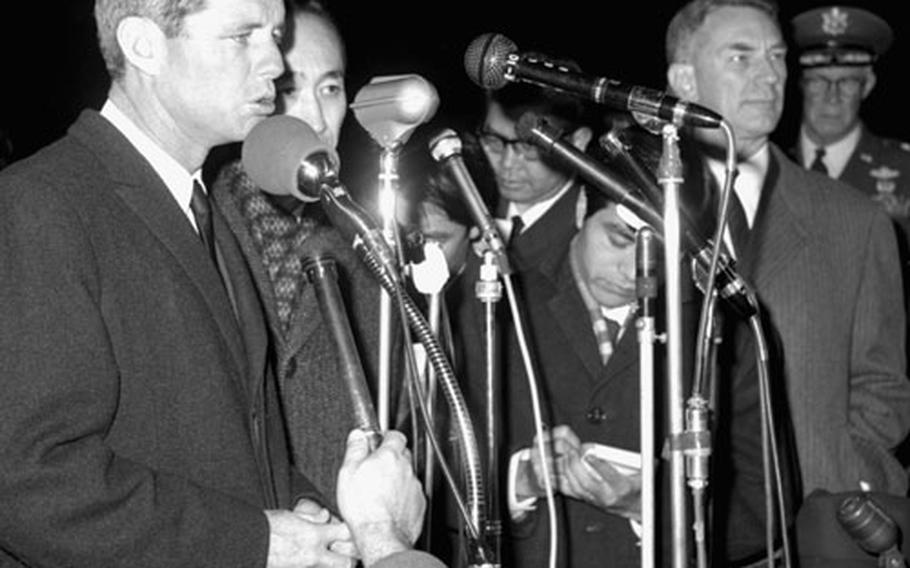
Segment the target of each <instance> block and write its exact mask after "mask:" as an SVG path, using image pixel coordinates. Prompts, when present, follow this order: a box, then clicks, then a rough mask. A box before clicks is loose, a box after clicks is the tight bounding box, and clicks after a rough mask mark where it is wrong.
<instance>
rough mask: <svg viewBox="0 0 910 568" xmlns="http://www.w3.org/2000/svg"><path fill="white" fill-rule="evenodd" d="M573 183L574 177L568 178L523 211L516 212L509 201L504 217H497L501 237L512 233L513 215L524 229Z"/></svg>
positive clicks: (506, 236)
mask: <svg viewBox="0 0 910 568" xmlns="http://www.w3.org/2000/svg"><path fill="white" fill-rule="evenodd" d="M573 183H575V180H574V179H570V180H568V181H567V182H566V183H565V185H563V186H562V188H561V189H560V190H559V191H557V192H556V193H554V194H553V195H551V196H550V197H548V198H546V199H544V200H543V201H538V202H537V203H535V204H534V205H531V206H530V207H528V208H527V209H525V210H524V212H523V213H519V212H518V208H517V207H516V206H515V204H514V203H512V202H511V201H510V202H509V205H508V207H507V208H506V218H505V219H497V220H496V223H497V225H498V226H499V231H500V232H501V233H502V234H503V238H505V239H507V240H508V238H509V235H510V234H511V233H512V218H513V217H515V216H518V217H521V222H522V224H523V225H524V226H523V228H522V230H523V231H526V230H528V228H530V227H531V225H533V224H534V223H536V222H537V221H538V220H539V219H540V218H541V217H543V216H544V215H545V214H546V213H547V211H549V210H550V207H552V206H553V204H554V203H556V202H557V201H559V198H560V197H562V196H563V195H565V193H566V192H567V191H569V188H571V187H572V184H573Z"/></svg>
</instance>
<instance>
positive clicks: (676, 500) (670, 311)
mask: <svg viewBox="0 0 910 568" xmlns="http://www.w3.org/2000/svg"><path fill="white" fill-rule="evenodd" d="M661 135H662V137H663V147H662V153H661V158H660V166H659V169H658V183H660V185H661V186H662V187H663V189H664V191H663V193H664V211H663V225H664V269H665V273H666V275H667V278H666V282H667V284H666V288H667V305H666V312H667V375H668V376H667V384H668V388H667V400H668V407H669V426H670V478H671V479H670V501H671V513H672V516H671V520H672V545H673V546H672V553H673V554H672V556H673V563H672V566H673V568H685V566H686V558H687V553H686V548H687V547H686V532H685V531H686V501H685V481H686V480H685V462H684V459H683V458H684V454H683V452H684V450H685V448H684V445H685V443H684V436H683V412H682V407H683V399H682V392H683V382H682V337H681V334H682V293H681V288H682V286H681V277H680V257H681V253H680V219H679V217H680V216H679V190H680V187H681V185H682V181H683V177H682V160H681V159H680V155H679V133H678V131H677V128H676V126H675V125H673V124H670V123H667V124H665V125H664V126H663V128H662V130H661ZM642 459H643V461H644V459H645V458H644V456H642Z"/></svg>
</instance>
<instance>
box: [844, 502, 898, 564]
mask: <svg viewBox="0 0 910 568" xmlns="http://www.w3.org/2000/svg"><path fill="white" fill-rule="evenodd" d="M837 520H838V522H839V523H840V525H841V526H842V527H843V529H844V530H845V531H846V532H847V534H849V535H850V536H851V537H852V538H853V540H854V541H856V544H858V545H859V547H860V548H862V549H863V550H865V551H866V552H868V553H869V554H875V555H876V556H877V557H878V558H879V566H885V567H889V568H892V567H893V568H896V567H903V566H906V562H905V559H904V557H903V555H902V554H901V552H900V550H899V549H898V546H897V544H898V540H899V539H900V529H899V528H898V526H897V523H895V522H894V519H892V518H891V517H890V516H889V515H888V513H886V512H885V511H884V510H883V509H882V508H881V507H880V506H879V505H878V504H877V503H876V502H875V501H873V500H872V499H871V498H870V497H869V496H867V495H865V494H859V495H853V496H851V497H847V498H846V499H844V500H843V501H842V502H841V504H840V507H838V509H837Z"/></svg>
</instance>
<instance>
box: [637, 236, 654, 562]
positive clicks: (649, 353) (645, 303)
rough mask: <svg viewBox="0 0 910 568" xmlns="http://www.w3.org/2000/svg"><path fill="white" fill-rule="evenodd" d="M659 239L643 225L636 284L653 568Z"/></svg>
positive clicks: (644, 490)
mask: <svg viewBox="0 0 910 568" xmlns="http://www.w3.org/2000/svg"><path fill="white" fill-rule="evenodd" d="M656 250H657V240H656V236H655V234H654V229H652V228H651V227H648V226H645V227H642V228H641V229H640V230H639V231H638V234H637V235H636V242H635V254H636V257H635V258H636V262H635V273H636V274H635V276H636V281H635V288H636V293H637V295H638V305H639V311H638V313H639V316H638V320H637V321H636V323H635V326H636V329H637V330H638V345H639V348H638V356H639V381H640V389H641V392H640V412H639V415H640V416H641V529H642V532H641V566H642V568H654V558H655V549H656V542H655V522H654V519H655V516H656V515H655V506H654V503H655V499H654V495H655V492H656V491H655V487H654V470H655V467H654V342H655V341H656V340H657V337H656V333H655V323H654V313H655V306H654V303H655V299H656V298H657V276H656V267H657V259H656V254H655V253H656Z"/></svg>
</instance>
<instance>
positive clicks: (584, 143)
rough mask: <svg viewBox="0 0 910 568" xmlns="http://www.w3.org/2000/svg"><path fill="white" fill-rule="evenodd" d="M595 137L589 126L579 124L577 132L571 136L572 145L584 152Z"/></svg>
mask: <svg viewBox="0 0 910 568" xmlns="http://www.w3.org/2000/svg"><path fill="white" fill-rule="evenodd" d="M593 137H594V133H593V132H592V131H591V129H590V128H588V127H587V126H579V127H578V128H576V129H575V132H573V133H572V135H571V136H570V137H569V139H570V140H571V141H572V145H573V146H575V147H576V148H578V149H579V150H581V151H582V152H584V151H585V150H586V149H587V148H588V144H590V143H591V138H593Z"/></svg>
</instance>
